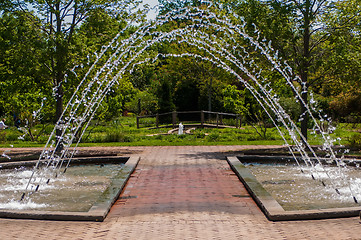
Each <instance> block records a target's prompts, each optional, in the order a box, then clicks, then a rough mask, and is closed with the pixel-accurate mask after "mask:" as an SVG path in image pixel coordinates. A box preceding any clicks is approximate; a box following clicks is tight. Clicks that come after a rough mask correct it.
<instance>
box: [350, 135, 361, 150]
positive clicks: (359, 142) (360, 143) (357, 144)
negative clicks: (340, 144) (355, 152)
mask: <svg viewBox="0 0 361 240" xmlns="http://www.w3.org/2000/svg"><path fill="white" fill-rule="evenodd" d="M349 143H350V146H351V147H352V148H357V149H361V133H356V134H353V135H352V137H351V138H350V139H349Z"/></svg>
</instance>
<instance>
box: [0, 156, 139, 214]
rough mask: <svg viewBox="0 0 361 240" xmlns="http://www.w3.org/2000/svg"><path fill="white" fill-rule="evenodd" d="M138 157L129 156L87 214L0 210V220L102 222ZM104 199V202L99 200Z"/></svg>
mask: <svg viewBox="0 0 361 240" xmlns="http://www.w3.org/2000/svg"><path fill="white" fill-rule="evenodd" d="M139 160H140V157H137V156H131V157H130V158H129V159H128V161H127V162H126V163H125V164H124V166H123V168H122V169H121V171H120V172H119V173H118V174H117V176H115V177H114V178H113V179H112V181H111V184H110V185H109V187H108V188H107V189H106V190H105V191H104V193H103V194H102V196H101V197H100V198H99V200H98V201H97V202H96V203H95V204H94V205H93V206H92V207H91V208H90V210H89V211H88V212H60V211H35V210H34V211H31V210H27V211H22V210H0V218H17V219H36V220H63V221H104V219H105V217H106V216H107V215H108V213H109V211H110V208H111V207H112V206H113V204H114V202H115V201H116V200H117V199H118V197H119V195H120V193H121V192H122V190H123V188H124V187H125V185H126V183H127V181H128V179H129V178H130V175H131V174H132V173H133V172H134V170H135V168H136V166H137V165H138V162H139ZM100 199H104V200H100Z"/></svg>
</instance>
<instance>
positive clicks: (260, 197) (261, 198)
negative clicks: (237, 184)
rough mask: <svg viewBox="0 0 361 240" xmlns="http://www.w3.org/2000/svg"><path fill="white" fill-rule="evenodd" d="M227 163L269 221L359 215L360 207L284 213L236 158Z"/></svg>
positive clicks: (231, 158)
mask: <svg viewBox="0 0 361 240" xmlns="http://www.w3.org/2000/svg"><path fill="white" fill-rule="evenodd" d="M227 161H228V164H229V165H230V167H231V169H232V170H233V171H234V172H235V174H236V175H237V176H238V178H239V179H240V180H241V182H242V183H243V184H244V185H245V187H246V189H247V190H248V192H249V193H250V195H251V196H252V198H253V199H254V201H255V202H256V203H257V205H258V207H259V208H260V209H261V210H262V211H263V213H264V214H265V215H266V217H267V218H268V219H269V220H271V221H287V220H313V219H327V218H342V217H356V216H359V214H360V210H361V207H346V208H332V209H315V210H300V211H285V210H284V209H283V208H282V206H281V205H280V204H279V203H278V202H277V201H276V200H275V199H274V198H273V197H272V196H271V194H269V193H268V192H267V191H266V190H265V189H264V188H263V186H262V185H261V183H259V182H258V181H257V179H256V178H255V176H254V175H253V174H252V173H251V172H250V171H249V170H248V169H247V168H246V167H245V166H244V165H243V164H242V163H241V161H240V160H239V159H238V158H237V157H227Z"/></svg>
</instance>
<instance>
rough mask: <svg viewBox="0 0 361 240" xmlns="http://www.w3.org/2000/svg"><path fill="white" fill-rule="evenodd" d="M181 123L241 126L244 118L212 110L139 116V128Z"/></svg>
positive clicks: (207, 125) (185, 124) (203, 125)
mask: <svg viewBox="0 0 361 240" xmlns="http://www.w3.org/2000/svg"><path fill="white" fill-rule="evenodd" d="M179 123H182V124H183V125H184V126H200V127H233V128H240V127H241V125H242V118H241V115H239V114H233V113H222V112H211V111H203V110H202V111H182V112H176V111H174V112H168V113H159V114H158V113H157V114H154V115H146V116H137V128H141V127H148V128H161V127H173V128H176V127H177V125H178V124H179Z"/></svg>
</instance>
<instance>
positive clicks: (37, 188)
mask: <svg viewBox="0 0 361 240" xmlns="http://www.w3.org/2000/svg"><path fill="white" fill-rule="evenodd" d="M38 190H39V184H38V185H37V186H36V188H35V192H37V191H38Z"/></svg>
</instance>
